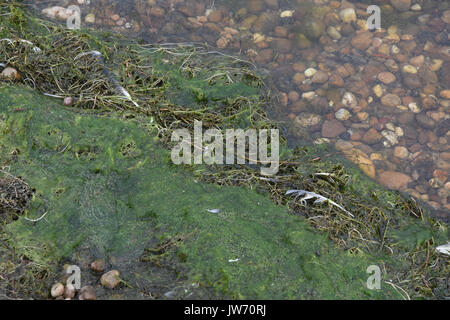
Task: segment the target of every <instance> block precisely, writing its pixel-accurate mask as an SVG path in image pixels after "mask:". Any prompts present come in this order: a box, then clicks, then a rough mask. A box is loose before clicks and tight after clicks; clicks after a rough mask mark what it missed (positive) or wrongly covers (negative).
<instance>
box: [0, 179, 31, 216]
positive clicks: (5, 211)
mask: <svg viewBox="0 0 450 320" xmlns="http://www.w3.org/2000/svg"><path fill="white" fill-rule="evenodd" d="M0 174H1V175H2V176H0V219H1V220H5V221H7V222H8V221H11V220H16V219H17V218H18V217H19V216H20V215H22V214H23V213H24V212H25V211H26V210H27V209H28V208H29V206H30V202H31V199H32V197H33V191H32V190H31V188H30V186H28V184H27V183H26V182H25V181H23V180H22V179H20V178H18V177H14V176H12V175H10V174H9V173H7V172H5V171H0Z"/></svg>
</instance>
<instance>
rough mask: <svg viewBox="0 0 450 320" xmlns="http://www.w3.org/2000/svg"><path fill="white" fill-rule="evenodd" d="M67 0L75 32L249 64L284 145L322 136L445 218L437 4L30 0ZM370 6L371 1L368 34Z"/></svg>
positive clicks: (446, 71) (444, 74) (446, 98)
mask: <svg viewBox="0 0 450 320" xmlns="http://www.w3.org/2000/svg"><path fill="white" fill-rule="evenodd" d="M80 3H81V4H80ZM73 4H76V5H79V7H80V10H81V27H82V28H83V27H95V28H102V29H107V30H116V31H119V32H122V33H124V34H126V35H127V36H129V37H136V38H142V39H144V40H145V41H147V42H160V43H167V42H202V43H204V42H207V43H208V44H209V45H211V46H213V47H217V48H218V49H220V50H221V51H223V52H229V53H232V54H235V55H240V56H242V57H243V58H245V59H248V60H250V61H252V62H254V63H255V64H257V65H258V67H259V68H260V69H261V70H262V71H263V72H264V71H266V73H268V74H269V75H270V79H271V82H272V83H273V85H274V87H275V88H276V91H274V92H276V94H277V99H278V100H277V101H278V104H277V106H278V107H277V110H273V111H274V112H273V114H275V117H276V118H277V119H278V120H280V121H282V122H283V123H284V124H285V125H286V127H287V128H288V129H287V131H288V136H289V143H290V144H291V145H299V144H311V143H330V144H332V145H334V146H335V147H336V149H337V152H342V153H343V154H344V155H347V157H348V158H349V159H350V160H352V161H353V162H355V163H356V164H358V165H359V166H360V167H361V169H362V170H363V171H364V172H365V173H366V174H368V175H369V176H371V177H372V178H374V179H376V180H377V181H379V182H380V183H382V184H384V185H385V186H387V187H390V188H393V189H398V190H401V191H406V192H407V193H409V194H411V195H412V196H414V197H416V198H417V199H420V200H422V201H425V202H426V203H428V204H429V205H430V206H431V207H433V208H434V209H435V214H436V215H437V216H441V217H448V216H449V214H450V181H449V179H448V171H449V170H450V145H449V143H448V140H449V139H450V131H449V129H450V92H449V91H448V89H449V88H450V38H449V29H450V11H449V9H450V3H449V2H448V1H431V0H415V1H409V0H384V1H383V0H380V1H376V0H372V1H352V2H349V1H340V0H338V1H328V0H295V1H294V0H291V1H283V0H246V1H234V0H231V1H220V0H215V1H214V0H206V1H203V0H195V1H194V0H171V1H159V0H148V1H137V0H135V1H116V0H90V1H32V5H33V6H34V7H35V8H36V9H37V10H39V11H41V10H42V9H45V8H50V7H52V6H64V7H68V6H69V5H73ZM371 4H375V5H379V6H380V7H381V27H382V29H381V30H376V31H373V32H370V31H366V29H367V24H366V19H367V17H368V16H369V15H368V14H367V13H366V8H367V6H368V5H371ZM348 8H354V12H355V14H356V16H355V15H353V14H352V12H353V11H352V10H348ZM47 15H48V14H47ZM355 18H356V19H357V20H354V19H355ZM345 19H349V22H348V23H345V22H344V21H343V20H345ZM54 20H59V21H60V22H61V23H66V22H67V21H66V20H67V18H66V17H61V16H59V17H55V18H54ZM69 23H73V21H69ZM351 149H352V150H354V149H358V150H360V151H358V152H359V154H360V156H358V157H355V156H351V155H350V153H349V152H348V150H351ZM346 151H347V152H346Z"/></svg>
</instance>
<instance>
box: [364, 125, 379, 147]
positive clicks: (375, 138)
mask: <svg viewBox="0 0 450 320" xmlns="http://www.w3.org/2000/svg"><path fill="white" fill-rule="evenodd" d="M382 139H383V136H382V135H381V134H380V133H379V132H378V131H377V130H375V129H374V128H370V129H369V131H367V132H366V134H365V135H364V136H363V138H362V140H363V141H364V142H365V143H367V144H375V143H378V142H380V141H381V140H382Z"/></svg>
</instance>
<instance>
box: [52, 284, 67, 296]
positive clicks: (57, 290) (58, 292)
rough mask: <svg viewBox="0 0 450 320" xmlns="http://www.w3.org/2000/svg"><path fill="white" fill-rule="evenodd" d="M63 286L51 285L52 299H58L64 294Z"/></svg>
mask: <svg viewBox="0 0 450 320" xmlns="http://www.w3.org/2000/svg"><path fill="white" fill-rule="evenodd" d="M64 289H65V288H64V285H63V284H62V283H56V284H54V285H53V287H52V289H51V291H50V294H51V296H52V297H53V298H57V297H60V296H62V295H63V294H64Z"/></svg>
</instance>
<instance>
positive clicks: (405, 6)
mask: <svg viewBox="0 0 450 320" xmlns="http://www.w3.org/2000/svg"><path fill="white" fill-rule="evenodd" d="M391 5H392V6H393V7H394V8H395V9H397V10H398V11H408V10H409V8H410V7H411V0H391Z"/></svg>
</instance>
